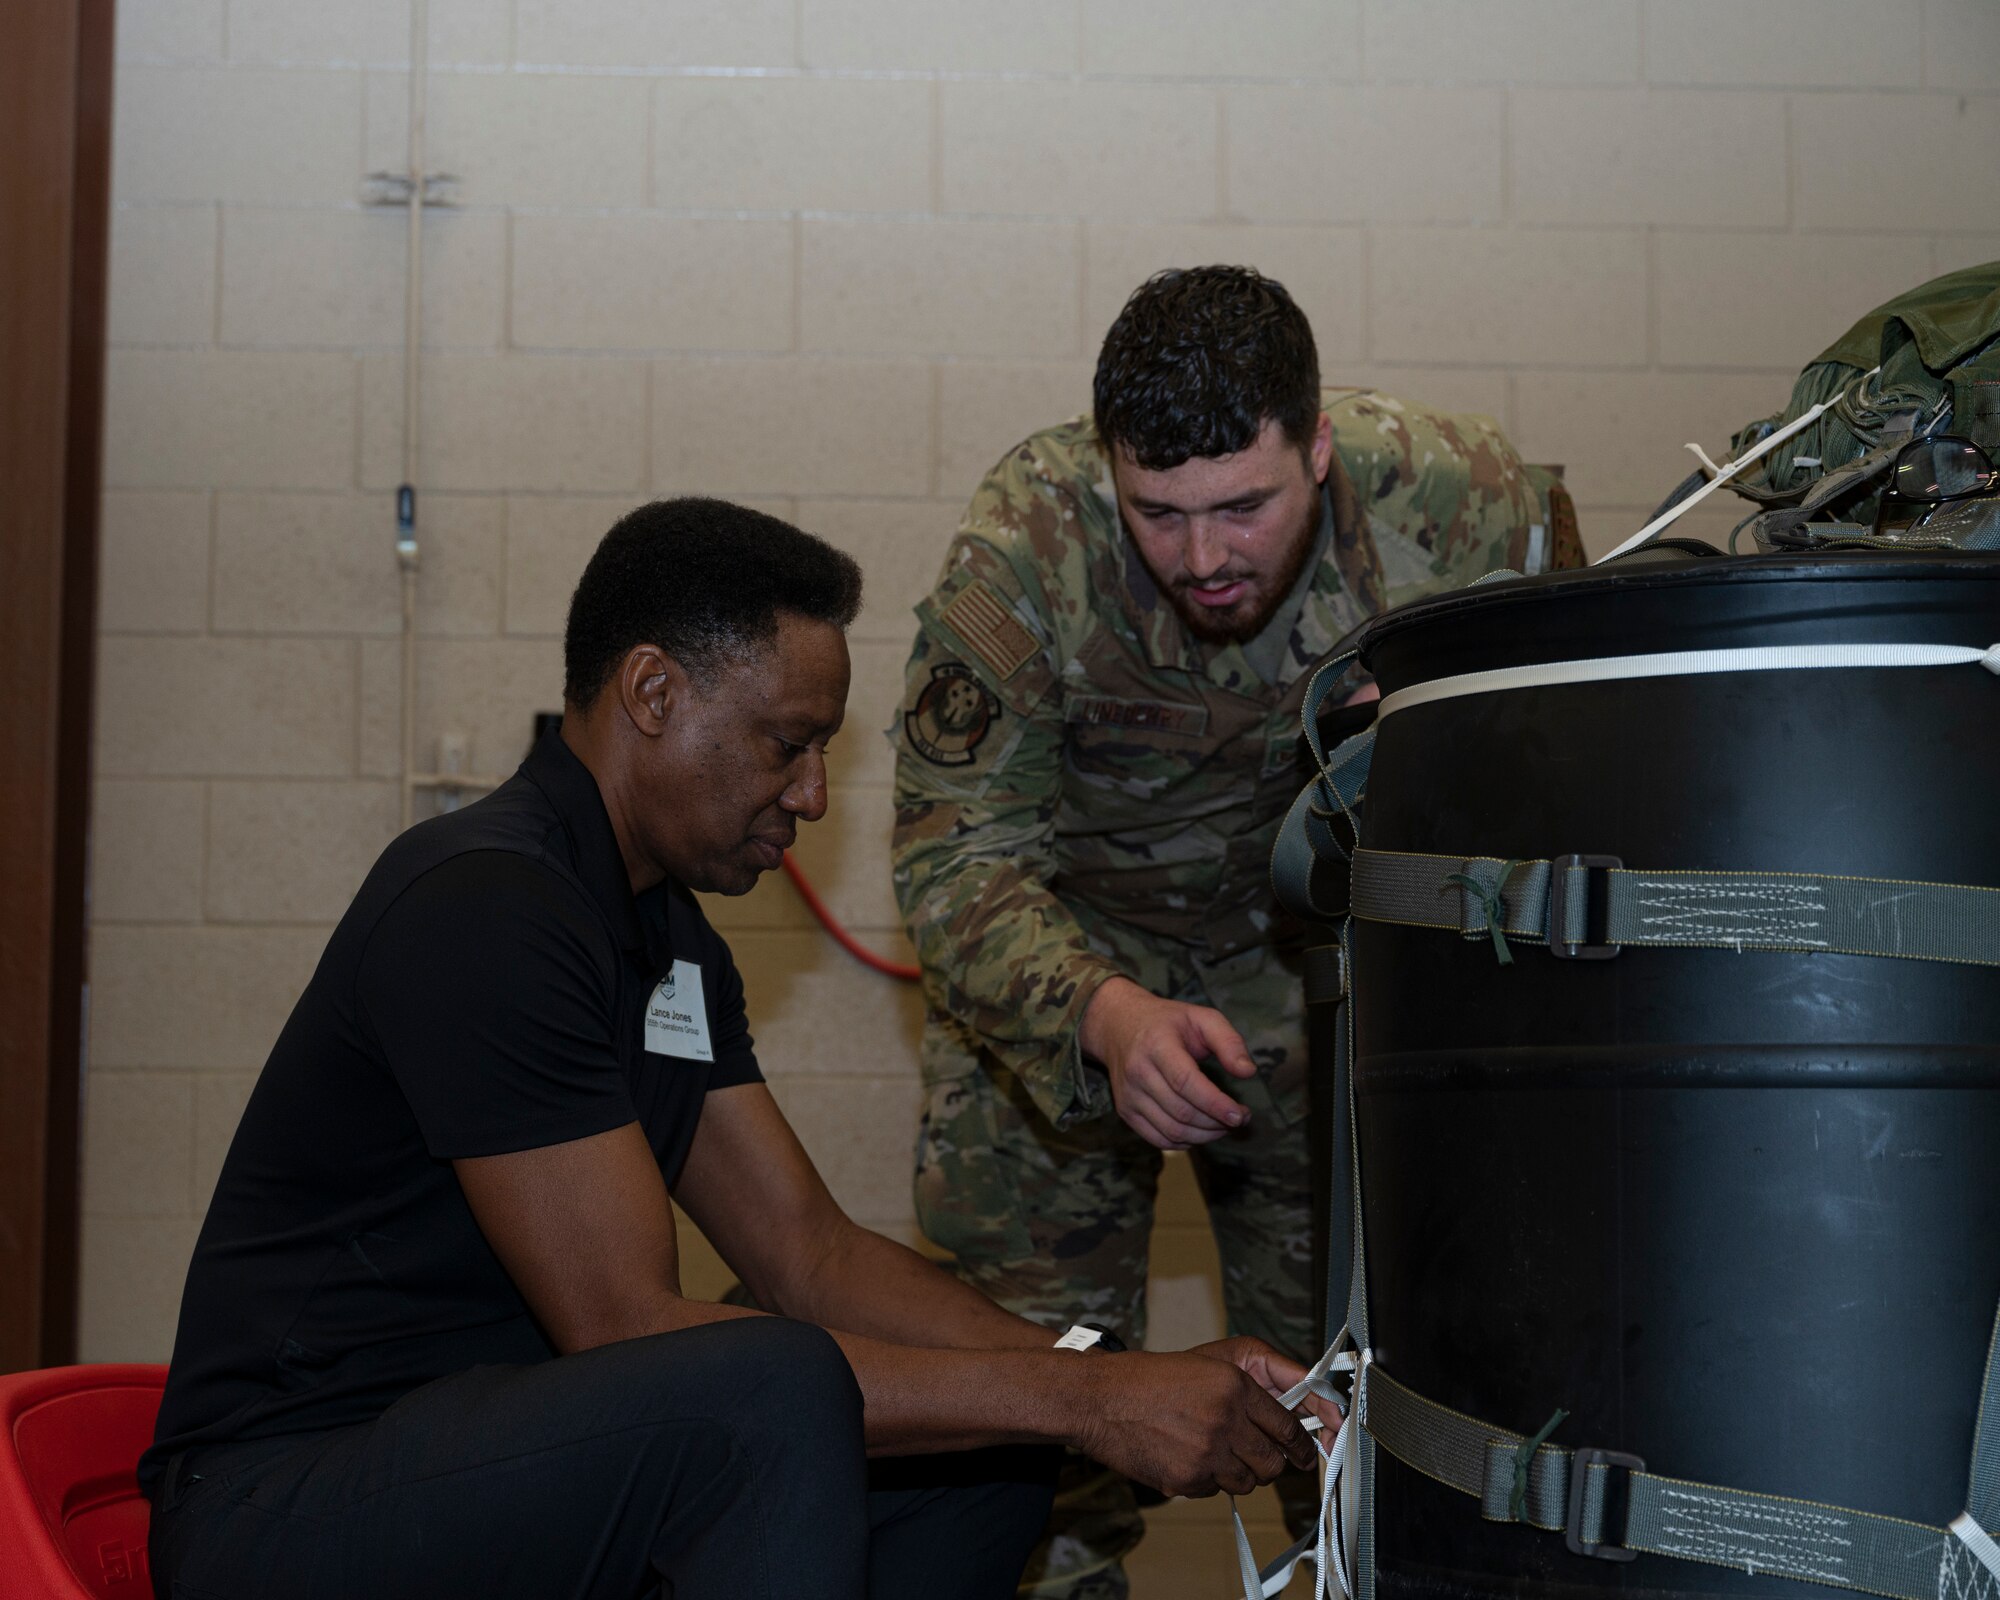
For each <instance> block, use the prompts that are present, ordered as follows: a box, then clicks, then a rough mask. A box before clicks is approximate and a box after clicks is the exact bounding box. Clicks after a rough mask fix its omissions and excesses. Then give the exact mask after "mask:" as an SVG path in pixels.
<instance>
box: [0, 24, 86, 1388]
mask: <svg viewBox="0 0 2000 1600" xmlns="http://www.w3.org/2000/svg"><path fill="white" fill-rule="evenodd" d="M111 80H112V0H8V4H7V8H6V16H5V18H4V20H0V686H3V687H4V694H0V1019H4V1020H0V1371H13V1370H18V1369H20V1368H24V1367H32V1366H47V1365H52V1364H54V1363H57V1362H62V1361H69V1360H73V1359H75V1353H76V1335H77V1280H78V1253H79V1232H80V1228H79V1217H80V1210H81V1204H80V1187H79V1168H80V1156H79V1147H80V1131H81V1093H82V1071H83V1045H84V1027H85V1002H86V996H87V989H86V974H87V965H86V953H87V947H86V936H87V931H88V930H87V912H86V890H87V875H88V848H89V822H90V751H91V696H92V689H93V678H94V674H95V660H96V621H97V555H98V527H97V506H98V481H99V471H100V458H101V449H102V435H103V426H102V413H103V403H104V315H105V278H106V256H107V246H108V238H109V223H110V204H109V200H110V150H111V93H112V82H111Z"/></svg>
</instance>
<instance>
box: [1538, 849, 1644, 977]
mask: <svg viewBox="0 0 2000 1600" xmlns="http://www.w3.org/2000/svg"><path fill="white" fill-rule="evenodd" d="M1624 865H1625V863H1624V862H1623V861H1622V860H1621V859H1620V858H1619V857H1617V856H1583V855H1568V856H1557V857H1556V858H1555V860H1553V861H1551V862H1550V863H1549V954H1550V955H1552V956H1556V957H1558V958H1559V959H1561V960H1564V961H1609V960H1610V959H1611V958H1612V957H1613V956H1615V955H1616V954H1618V952H1619V951H1620V950H1622V949H1623V948H1624V946H1623V945H1616V944H1610V943H1607V942H1606V941H1605V939H1604V937H1603V936H1604V931H1605V925H1606V923H1607V922H1608V921H1609V920H1610V891H1611V880H1610V878H1609V877H1608V876H1604V877H1593V878H1592V879H1591V880H1590V889H1589V893H1588V894H1586V895H1585V896H1584V904H1583V926H1582V927H1580V928H1572V927H1571V926H1570V925H1569V911H1568V902H1569V894H1568V887H1569V875H1570V874H1571V873H1572V872H1592V873H1604V874H1608V873H1610V872H1611V871H1612V870H1613V869H1614V868H1617V867H1622V866H1624ZM1593 933H1595V934H1596V935H1597V938H1595V939H1592V938H1591V935H1592V934H1593Z"/></svg>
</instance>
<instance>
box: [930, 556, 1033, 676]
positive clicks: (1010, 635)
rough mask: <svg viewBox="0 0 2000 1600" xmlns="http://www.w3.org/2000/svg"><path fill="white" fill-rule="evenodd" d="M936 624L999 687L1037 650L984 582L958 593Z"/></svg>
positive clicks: (977, 580) (1026, 631) (1030, 634)
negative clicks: (954, 636)
mask: <svg viewBox="0 0 2000 1600" xmlns="http://www.w3.org/2000/svg"><path fill="white" fill-rule="evenodd" d="M938 621H940V622H942V623H943V624H944V625H945V626H946V627H947V628H949V629H951V631H952V632H953V633H955V634H957V635H958V637H959V640H960V642H962V643H963V644H964V646H965V648H966V651H967V652H968V653H969V654H971V655H974V656H977V657H978V658H979V660H980V661H981V662H982V663H983V664H984V665H985V666H986V667H987V668H988V669H989V670H990V671H991V672H992V673H993V676H994V677H995V678H997V679H999V680H1000V682H1002V683H1005V682H1006V681H1007V680H1008V679H1009V678H1011V677H1013V676H1014V674H1015V673H1017V672H1019V671H1020V670H1021V668H1022V667H1024V666H1026V665H1027V664H1028V662H1029V661H1031V660H1033V659H1034V656H1035V653H1036V652H1037V651H1038V650H1040V649H1041V646H1040V645H1038V644H1037V643H1036V642H1035V636H1034V635H1033V634H1032V633H1030V632H1028V630H1027V629H1026V628H1024V627H1022V626H1021V624H1020V623H1019V622H1017V621H1016V620H1015V619H1014V613H1013V612H1011V611H1009V610H1008V609H1007V602H1006V601H1005V600H1003V599H1001V598H1000V594H999V592H998V591H997V590H996V589H994V587H993V586H992V585H991V584H989V583H988V582H987V581H986V580H985V579H984V578H974V579H973V580H972V582H970V583H968V584H967V585H966V586H965V587H964V588H963V589H961V590H959V591H958V593H957V594H956V595H954V596H953V597H952V601H951V604H950V605H948V606H946V607H945V608H944V609H943V610H942V611H940V612H939V613H938Z"/></svg>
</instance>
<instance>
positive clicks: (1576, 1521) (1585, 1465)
mask: <svg viewBox="0 0 2000 1600" xmlns="http://www.w3.org/2000/svg"><path fill="white" fill-rule="evenodd" d="M1612 948H1613V949H1616V948H1617V947H1616V946H1615V945H1614V946H1613V947H1612ZM1593 1466H1598V1467H1623V1468H1624V1469H1625V1470H1626V1473H1627V1474H1628V1476H1626V1477H1625V1478H1623V1479H1620V1480H1615V1481H1614V1480H1613V1479H1611V1478H1610V1477H1609V1476H1607V1477H1606V1479H1605V1482H1604V1518H1603V1522H1604V1526H1603V1527H1602V1528H1600V1529H1599V1530H1598V1531H1599V1532H1601V1533H1602V1534H1603V1535H1604V1537H1603V1538H1601V1539H1598V1540H1595V1541H1591V1540H1587V1539H1585V1538H1584V1537H1583V1491H1584V1485H1585V1484H1587V1483H1588V1482H1589V1481H1590V1469H1591V1468H1592V1467H1593ZM1645 1470H1646V1463H1645V1462H1643V1461H1641V1460H1640V1459H1639V1458H1638V1457H1637V1456H1628V1455H1626V1454H1624V1453H1623V1452H1622V1451H1618V1450H1579V1451H1577V1452H1576V1454H1575V1455H1573V1456H1572V1457H1571V1458H1570V1463H1569V1511H1568V1514H1567V1515H1566V1516H1565V1517H1564V1518H1563V1543H1564V1544H1566V1545H1568V1546H1569V1547H1570V1549H1572V1550H1574V1551H1575V1552H1576V1553H1577V1554H1578V1555H1580V1556H1590V1557H1592V1558H1593V1559H1595V1560H1598V1561H1634V1560H1637V1559H1638V1555H1639V1552H1638V1551H1636V1550H1628V1549H1626V1548H1625V1545H1624V1539H1625V1531H1626V1527H1627V1523H1628V1519H1629V1518H1630V1516H1631V1511H1632V1500H1631V1483H1632V1480H1631V1477H1630V1476H1629V1474H1631V1473H1634V1472H1644V1471H1645ZM1614 1489H1615V1490H1616V1491H1618V1494H1617V1500H1616V1502H1614V1501H1613V1499H1612V1495H1613V1492H1614ZM1614 1511H1615V1512H1616V1513H1617V1515H1616V1517H1615V1518H1614V1517H1613V1515H1612V1513H1613V1512H1614ZM1614 1527H1615V1528H1616V1529H1617V1535H1618V1536H1617V1538H1615V1539H1614V1538H1612V1537H1611V1533H1612V1529H1613V1528H1614Z"/></svg>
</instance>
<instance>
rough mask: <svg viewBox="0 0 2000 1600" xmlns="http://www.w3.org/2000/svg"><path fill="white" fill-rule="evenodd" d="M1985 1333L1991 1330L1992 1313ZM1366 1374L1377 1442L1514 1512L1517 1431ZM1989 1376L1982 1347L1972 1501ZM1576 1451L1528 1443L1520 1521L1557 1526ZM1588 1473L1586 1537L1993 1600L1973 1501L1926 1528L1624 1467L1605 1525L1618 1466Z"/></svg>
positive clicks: (1500, 1513) (1804, 1576)
mask: <svg viewBox="0 0 2000 1600" xmlns="http://www.w3.org/2000/svg"><path fill="white" fill-rule="evenodd" d="M1995 1333H1996V1337H1997V1338H2000V1319H1997V1320H1996V1323H1995ZM1366 1379H1367V1381H1366V1386H1365V1391H1364V1393H1365V1399H1364V1404H1363V1407H1362V1413H1361V1419H1362V1425H1363V1426H1364V1427H1365V1428H1366V1429H1367V1431H1368V1433H1369V1435H1370V1437H1371V1438H1373V1439H1374V1440H1375V1441H1376V1443H1378V1444H1379V1445H1381V1447H1382V1448H1383V1449H1385V1450H1387V1451H1388V1452H1389V1453H1390V1454H1391V1455H1393V1456H1395V1457H1396V1458H1397V1459H1398V1460H1399V1461H1402V1462H1404V1463H1405V1464H1406V1465H1408V1466H1410V1467H1413V1468H1414V1469H1415V1470H1417V1471H1418V1472H1421V1473H1423V1474H1424V1475H1425V1476H1426V1477H1429V1478H1433V1479H1435V1480H1436V1481H1437V1482H1439V1483H1442V1484H1445V1485H1446V1486H1447V1487H1449V1488H1453V1489H1456V1490H1458V1491H1459V1492H1460V1493H1462V1494H1467V1495H1470V1496H1472V1497H1473V1498H1474V1499H1476V1500H1478V1501H1479V1506H1480V1514H1481V1515H1482V1516H1484V1517H1486V1518H1487V1519H1488V1520H1491V1521H1498V1522H1511V1521H1514V1520H1516V1519H1515V1517H1514V1515H1513V1512H1512V1510H1511V1509H1510V1504H1509V1502H1510V1500H1511V1497H1512V1490H1513V1480H1514V1467H1515V1461H1516V1456H1517V1452H1518V1451H1519V1449H1520V1447H1521V1446H1522V1444H1523V1443H1524V1442H1525V1441H1524V1438H1523V1436H1522V1435H1520V1434H1518V1433H1514V1432H1512V1431H1511V1430H1509V1429H1506V1428H1500V1427H1495V1426H1494V1425H1493V1424H1491V1423H1487V1422H1482V1421H1480V1420H1479V1419H1477V1418H1476V1417H1468V1416H1466V1415H1465V1414H1464V1413H1463V1412H1459V1411H1453V1410H1451V1409H1450V1408H1449V1407H1446V1406H1441V1405H1438V1404H1436V1403H1435V1402H1433V1401H1430V1400H1427V1399H1425V1398H1424V1397H1423V1396H1422V1395H1419V1394H1417V1393H1416V1392H1415V1391H1413V1390H1411V1389H1409V1388H1407V1387H1406V1386H1405V1385H1403V1384H1401V1383H1398V1382H1397V1381H1396V1380H1395V1379H1394V1378H1392V1377H1391V1376H1390V1375H1389V1374H1388V1373H1386V1372H1385V1371H1383V1370H1382V1367H1381V1366H1380V1364H1374V1365H1371V1366H1370V1367H1369V1369H1368V1372H1367V1375H1366ZM1996 1387H2000V1370H1996V1365H1995V1363H1994V1362H1993V1360H1992V1359H1991V1355H1990V1352H1989V1359H1988V1361H1987V1367H1986V1376H1985V1382H1984V1385H1983V1393H1982V1396H1981V1406H1980V1423H1979V1427H1978V1429H1977V1432H1976V1435H1975V1438H1974V1442H1973V1471H1972V1493H1971V1495H1970V1497H1969V1498H1970V1499H1971V1500H1972V1501H1973V1503H1974V1504H1975V1506H1976V1505H1977V1504H1978V1502H1979V1501H1980V1499H1981V1496H1982V1488H1983V1487H1988V1486H1987V1485H1984V1484H1983V1483H1982V1478H1983V1477H1984V1476H1986V1475H1988V1474H1990V1472H1991V1466H1992V1462H1993V1459H1994V1456H1995V1452H1996V1441H1995V1439H1994V1438H1993V1437H1992V1434H1993V1431H1994V1430H1993V1429H1992V1428H1991V1427H1990V1426H1989V1424H1990V1423H1991V1422H1992V1421H1993V1420H1994V1413H1995V1410H1996V1408H2000V1402H1996V1394H1995V1391H1996ZM1576 1461H1577V1454H1576V1452H1575V1451H1573V1450H1571V1449H1569V1448H1568V1447H1566V1446H1563V1445H1557V1444H1544V1445H1543V1446H1541V1448H1540V1449H1538V1450H1536V1451H1535V1453H1534V1458H1533V1460H1532V1462H1531V1463H1530V1464H1529V1469H1528V1488H1527V1494H1526V1496H1525V1501H1524V1505H1523V1511H1522V1516H1521V1518H1520V1519H1519V1520H1521V1521H1524V1522H1527V1523H1529V1524H1531V1525H1532V1526H1534V1527H1538V1528H1542V1529H1546V1530H1549V1531H1552V1532H1558V1531H1562V1530H1563V1529H1564V1527H1565V1525H1566V1523H1567V1520H1568V1509H1569V1497H1570V1488H1571V1476H1572V1474H1573V1472H1574V1471H1575V1466H1576ZM1585 1471H1586V1474H1587V1476H1586V1478H1585V1480H1584V1488H1583V1493H1582V1495H1581V1496H1580V1507H1579V1515H1578V1518H1577V1524H1576V1526H1575V1527H1574V1528H1573V1529H1571V1530H1570V1531H1571V1532H1573V1533H1574V1534H1575V1535H1576V1536H1577V1538H1578V1540H1579V1541H1580V1542H1581V1543H1583V1544H1586V1545H1599V1544H1602V1545H1611V1546H1618V1547H1623V1548H1624V1549H1627V1550H1642V1551H1650V1552H1652V1553H1654V1554H1657V1555H1667V1556H1676V1557H1679V1558H1680V1559H1682V1560H1685V1561H1702V1562H1707V1563H1710V1564H1711V1565H1715V1566H1724V1567H1738V1568H1742V1569H1743V1570H1746V1571H1752V1572H1768V1573H1774V1574H1776V1575H1778V1576H1781V1577H1787V1578H1797V1579H1799V1580H1801V1581H1803V1582H1808V1583H1826V1584H1833V1585H1835V1586H1837V1587H1840V1588H1845V1589H1859V1590H1863V1591H1865V1592H1867V1593H1870V1594H1880V1595H1888V1596H1892V1597H1894V1600H1966V1597H1977V1600H1992V1597H1993V1596H1994V1595H1995V1594H2000V1574H1996V1573H1994V1572H1993V1571H1991V1570H1989V1568H1988V1566H1987V1564H1986V1562H1985V1560H1984V1557H1983V1556H1982V1554H1981V1553H1980V1549H1979V1545H1980V1542H1981V1537H1982V1530H1981V1529H1980V1527H1979V1519H1978V1518H1977V1517H1976V1516H1975V1515H1974V1514H1973V1513H1970V1512H1969V1513H1968V1514H1967V1516H1966V1517H1965V1518H1961V1519H1960V1522H1962V1523H1966V1524H1967V1527H1966V1530H1965V1531H1964V1532H1960V1531H1958V1526H1959V1525H1958V1524H1956V1523H1955V1524H1954V1525H1953V1527H1952V1528H1934V1527H1930V1526H1928V1525H1927V1524H1924V1523H1920V1522H1909V1521H1905V1520H1904V1519H1902V1518H1900V1517H1884V1516H1878V1515H1876V1514H1875V1513H1873V1512H1867V1511H1853V1510H1849V1509H1847V1508H1845V1507H1841V1506H1830V1505H1822V1504H1820V1503H1818V1502H1816V1501H1810V1500H1795V1499H1790V1498H1787V1497H1785V1496H1782V1495H1767V1494H1754V1493H1749V1492H1746V1491H1744V1490H1741V1489H1726V1488H1720V1487H1717V1486H1716V1485H1713V1484H1706V1483H1690V1482H1688V1481H1686V1480H1684V1479H1680V1478H1669V1477H1665V1476H1663V1475H1661V1474H1659V1473H1655V1472H1648V1471H1645V1470H1638V1469H1635V1470H1633V1471H1632V1472H1631V1473H1630V1475H1629V1478H1628V1479H1627V1482H1626V1484H1625V1506H1626V1512H1625V1516H1624V1519H1623V1521H1624V1526H1623V1527H1622V1528H1619V1527H1607V1526H1606V1525H1605V1524H1606V1508H1607V1506H1608V1505H1609V1504H1611V1503H1612V1502H1613V1496H1612V1495H1611V1494H1610V1493H1609V1492H1608V1491H1609V1489H1610V1488H1611V1484H1612V1475H1613V1474H1614V1473H1620V1474H1622V1473H1624V1472H1625V1469H1624V1468H1622V1467H1618V1466H1612V1465H1606V1464H1605V1463H1602V1462H1598V1461H1589V1462H1588V1463H1587V1465H1586V1468H1585Z"/></svg>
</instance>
